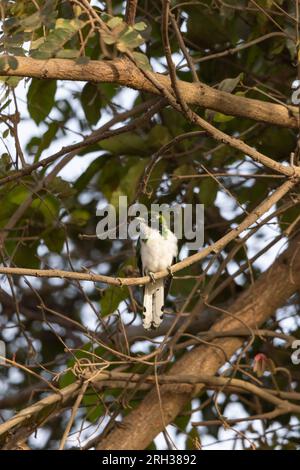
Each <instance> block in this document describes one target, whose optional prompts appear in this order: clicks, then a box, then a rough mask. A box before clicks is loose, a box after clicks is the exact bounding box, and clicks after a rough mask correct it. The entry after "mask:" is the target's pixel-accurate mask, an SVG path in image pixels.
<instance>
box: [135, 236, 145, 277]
mask: <svg viewBox="0 0 300 470" xmlns="http://www.w3.org/2000/svg"><path fill="white" fill-rule="evenodd" d="M136 263H137V266H138V268H139V271H140V274H141V276H143V275H144V273H143V263H142V255H141V238H140V237H139V238H138V240H137V243H136Z"/></svg>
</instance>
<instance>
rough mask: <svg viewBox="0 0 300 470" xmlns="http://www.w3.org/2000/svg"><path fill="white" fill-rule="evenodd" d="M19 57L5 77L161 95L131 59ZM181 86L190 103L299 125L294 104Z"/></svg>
mask: <svg viewBox="0 0 300 470" xmlns="http://www.w3.org/2000/svg"><path fill="white" fill-rule="evenodd" d="M17 59H18V67H17V68H16V69H15V70H12V69H10V68H9V67H7V68H6V69H4V70H3V71H2V72H1V74H2V75H3V76H18V77H35V78H41V79H46V78H52V79H61V80H78V81H91V82H98V83H101V82H102V83H117V84H119V85H123V86H127V87H130V88H134V89H136V90H140V91H147V92H150V93H154V94H158V95H159V94H160V91H159V90H157V89H156V87H155V86H154V85H153V84H152V83H150V82H149V81H148V80H147V79H146V78H145V76H144V75H143V73H142V72H141V71H139V70H138V69H137V68H136V67H134V66H133V64H132V63H130V62H128V60H127V59H115V60H107V61H96V60H91V61H89V62H88V63H87V64H84V65H80V64H76V63H75V62H74V61H72V60H67V59H49V60H45V61H43V60H37V59H32V58H30V57H18V58H17ZM152 75H153V77H154V78H155V79H156V80H157V81H158V82H159V83H160V84H161V85H163V86H164V87H166V88H167V89H168V90H169V92H172V87H171V82H170V79H169V77H167V76H165V75H162V74H159V73H153V74H152ZM178 88H179V91H180V93H181V96H182V98H183V99H184V101H186V102H187V103H188V104H193V105H199V106H203V107H205V108H209V109H212V110H214V111H219V112H221V113H224V114H228V115H232V116H240V117H245V118H249V119H253V120H255V121H260V122H265V123H268V124H274V125H278V126H283V127H291V128H298V117H297V116H298V115H297V112H298V111H297V108H296V107H294V106H282V105H279V104H274V103H268V102H264V101H259V100H255V99H250V98H245V97H242V96H237V95H232V94H230V93H226V92H224V91H220V90H217V89H214V88H211V87H209V86H207V85H205V84H203V83H188V82H184V81H182V80H178Z"/></svg>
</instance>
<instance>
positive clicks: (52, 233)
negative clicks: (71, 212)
mask: <svg viewBox="0 0 300 470" xmlns="http://www.w3.org/2000/svg"><path fill="white" fill-rule="evenodd" d="M41 236H42V238H43V240H44V242H45V245H46V246H47V248H48V250H49V251H53V252H55V253H61V252H62V249H63V247H64V243H65V240H66V233H65V231H64V229H63V228H61V227H55V228H54V229H52V230H47V231H46V232H44V233H43V234H42V235H41Z"/></svg>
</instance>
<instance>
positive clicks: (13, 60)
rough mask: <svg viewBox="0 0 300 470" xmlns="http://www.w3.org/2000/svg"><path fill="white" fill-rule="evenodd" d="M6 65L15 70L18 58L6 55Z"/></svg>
mask: <svg viewBox="0 0 300 470" xmlns="http://www.w3.org/2000/svg"><path fill="white" fill-rule="evenodd" d="M7 62H8V65H9V67H10V68H11V69H13V70H16V69H17V68H18V60H17V59H16V57H13V56H11V55H10V56H8V58H7Z"/></svg>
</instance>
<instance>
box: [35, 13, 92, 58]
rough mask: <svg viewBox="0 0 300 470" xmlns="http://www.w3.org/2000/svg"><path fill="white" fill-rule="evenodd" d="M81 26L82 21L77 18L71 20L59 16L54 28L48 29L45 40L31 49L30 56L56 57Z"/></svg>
mask: <svg viewBox="0 0 300 470" xmlns="http://www.w3.org/2000/svg"><path fill="white" fill-rule="evenodd" d="M82 26H83V23H82V21H80V20H79V19H78V18H75V19H72V20H67V19H63V18H59V19H58V20H56V24H55V29H53V30H52V31H50V33H49V34H48V36H46V39H45V41H44V42H43V43H42V44H41V45H40V46H39V47H38V48H37V49H35V50H33V52H32V54H31V55H32V57H34V58H36V59H47V58H50V57H56V55H57V54H58V53H59V51H60V50H61V49H63V46H64V45H65V44H66V43H67V42H68V41H70V39H71V38H72V37H73V36H74V34H76V33H77V32H78V30H79V29H80V28H81V27H82ZM76 50H77V49H76Z"/></svg>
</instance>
